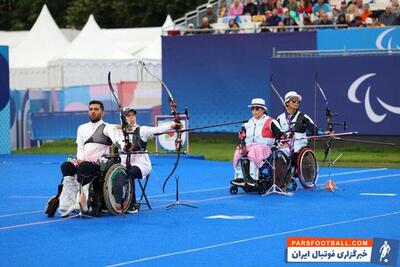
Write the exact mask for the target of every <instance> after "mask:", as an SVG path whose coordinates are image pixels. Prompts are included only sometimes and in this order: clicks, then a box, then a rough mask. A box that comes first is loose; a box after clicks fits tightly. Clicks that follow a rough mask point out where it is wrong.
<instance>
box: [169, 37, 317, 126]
mask: <svg viewBox="0 0 400 267" xmlns="http://www.w3.org/2000/svg"><path fill="white" fill-rule="evenodd" d="M315 36H316V33H315V32H300V33H297V32H292V33H259V34H225V35H205V34H203V35H193V36H166V37H163V43H162V47H163V49H162V52H163V53H162V60H163V62H162V64H163V79H164V82H165V83H166V84H167V86H168V87H169V89H170V90H171V92H172V94H173V97H174V98H175V100H176V102H177V104H178V110H179V111H180V110H183V109H184V108H185V107H188V110H189V115H190V126H191V127H198V126H202V125H209V124H214V123H224V122H230V121H237V120H242V119H248V118H250V117H251V112H250V110H249V108H248V107H247V106H248V105H249V104H250V102H251V99H252V98H256V97H262V98H264V99H266V101H267V105H269V104H270V95H269V91H268V90H267V89H268V80H269V77H268V75H267V72H268V68H269V61H270V60H271V56H272V51H273V49H277V50H315V49H316V47H315V45H316V37H315ZM162 112H163V114H169V112H170V110H169V107H168V103H167V95H166V94H165V92H163V107H162ZM239 127H240V125H233V126H225V127H221V128H217V129H215V128H213V129H210V130H207V131H213V132H236V131H237V130H238V129H239Z"/></svg>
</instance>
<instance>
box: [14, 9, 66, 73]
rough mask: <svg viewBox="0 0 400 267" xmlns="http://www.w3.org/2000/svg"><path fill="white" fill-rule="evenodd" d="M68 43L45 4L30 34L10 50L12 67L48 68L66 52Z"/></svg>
mask: <svg viewBox="0 0 400 267" xmlns="http://www.w3.org/2000/svg"><path fill="white" fill-rule="evenodd" d="M68 44H69V42H68V41H67V39H66V38H65V37H64V35H63V34H62V33H61V31H60V29H59V28H58V26H57V24H56V23H55V21H54V19H53V17H52V16H51V14H50V12H49V10H48V9H47V6H46V5H44V6H43V8H42V11H41V12H40V14H39V17H38V18H37V20H36V22H35V24H34V25H33V27H32V29H31V30H30V32H29V34H28V35H27V36H26V38H25V39H24V40H23V41H22V42H21V43H20V44H19V45H18V46H17V47H15V49H13V50H11V51H10V68H11V69H15V68H24V69H27V68H46V67H47V65H48V62H49V61H50V60H51V59H54V58H56V57H57V56H60V55H62V54H63V53H64V52H65V50H66V48H67V47H68Z"/></svg>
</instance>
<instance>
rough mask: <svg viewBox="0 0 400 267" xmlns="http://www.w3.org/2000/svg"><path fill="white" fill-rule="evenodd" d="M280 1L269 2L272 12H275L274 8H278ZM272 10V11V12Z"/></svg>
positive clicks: (272, 0) (271, 0) (270, 0)
mask: <svg viewBox="0 0 400 267" xmlns="http://www.w3.org/2000/svg"><path fill="white" fill-rule="evenodd" d="M279 1H280V0H269V1H268V2H269V5H270V6H271V8H272V10H274V8H277V3H278V2H279ZM272 10H271V11H272Z"/></svg>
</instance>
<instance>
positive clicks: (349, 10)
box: [346, 4, 360, 21]
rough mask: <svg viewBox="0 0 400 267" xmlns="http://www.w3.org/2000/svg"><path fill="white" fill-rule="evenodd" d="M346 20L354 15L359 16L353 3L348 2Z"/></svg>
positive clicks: (350, 19) (351, 18)
mask: <svg viewBox="0 0 400 267" xmlns="http://www.w3.org/2000/svg"><path fill="white" fill-rule="evenodd" d="M346 15H347V21H352V20H353V19H354V18H355V17H357V16H360V13H359V12H358V9H357V7H356V5H355V4H350V5H349V7H348V8H347V14H346Z"/></svg>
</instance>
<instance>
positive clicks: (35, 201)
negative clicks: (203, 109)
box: [0, 155, 400, 266]
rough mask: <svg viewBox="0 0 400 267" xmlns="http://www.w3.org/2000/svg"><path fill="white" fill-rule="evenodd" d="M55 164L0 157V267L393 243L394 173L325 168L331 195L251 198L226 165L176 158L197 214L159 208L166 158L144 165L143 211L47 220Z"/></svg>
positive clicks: (133, 262) (264, 259) (217, 257)
mask: <svg viewBox="0 0 400 267" xmlns="http://www.w3.org/2000/svg"><path fill="white" fill-rule="evenodd" d="M65 158H66V157H65V156H54V155H52V156H39V155H11V156H4V155H2V156H0V266H286V265H290V264H289V263H286V262H285V249H286V239H287V238H288V237H293V236H302V237H336V238H347V237H348V238H367V239H372V238H374V237H382V238H390V239H397V240H400V169H386V168H375V169H372V168H371V169H365V168H364V169H362V168H333V169H332V176H331V179H333V180H334V181H336V183H337V186H338V187H339V188H338V190H337V191H335V192H327V191H325V190H323V189H322V186H319V188H318V189H317V190H314V191H307V190H298V191H296V192H295V194H294V195H293V196H291V197H289V196H280V195H276V194H273V195H269V196H263V197H261V196H259V195H258V194H256V193H243V191H241V190H239V194H237V195H231V194H230V193H229V181H230V180H231V178H232V173H233V169H232V165H231V163H227V162H214V161H207V160H200V159H192V158H189V157H183V158H182V159H181V162H180V164H179V166H178V170H177V172H176V174H177V175H178V176H179V177H180V200H181V202H182V203H189V204H193V205H196V206H198V208H197V209H192V208H188V207H184V206H180V207H177V208H174V209H171V210H166V209H165V206H166V205H168V204H171V203H174V201H175V195H174V192H175V191H174V190H175V187H174V186H175V183H174V180H173V178H172V179H171V181H170V182H169V183H168V186H167V192H166V193H165V194H163V193H162V189H161V188H162V184H163V182H164V179H165V177H166V175H168V173H169V171H170V170H171V169H172V167H173V163H174V161H175V158H174V157H152V161H153V172H152V174H151V177H150V179H151V180H150V181H149V185H148V191H147V194H148V196H149V197H150V202H151V204H152V206H153V209H152V210H143V211H141V212H139V213H137V214H131V215H126V216H118V217H116V216H111V215H109V214H104V215H102V216H101V217H99V218H97V219H79V218H71V219H61V218H60V217H59V215H58V214H57V215H56V217H54V218H51V219H48V218H47V217H46V216H45V215H44V213H43V208H44V206H45V203H46V202H47V199H48V198H49V196H51V195H53V194H54V193H55V190H56V185H57V183H58V182H59V180H60V178H61V177H60V171H59V165H60V163H61V162H63V161H64V160H65ZM327 179H328V169H327V168H322V169H321V176H320V180H319V184H320V185H323V184H324V182H325V181H326V180H327ZM371 193H372V195H371ZM374 194H377V195H374ZM382 194H390V195H382ZM218 215H224V216H245V217H244V218H243V219H223V218H218ZM210 216H211V217H213V216H214V217H215V216H217V218H214V219H212V218H206V217H210ZM220 217H221V216H220ZM291 265H292V266H324V265H326V266H354V265H356V266H361V265H362V266H376V265H372V264H369V263H357V264H354V263H341V264H340V263H339V264H337V263H326V264H322V263H318V264H313V263H308V264H293V263H292V264H291Z"/></svg>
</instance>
